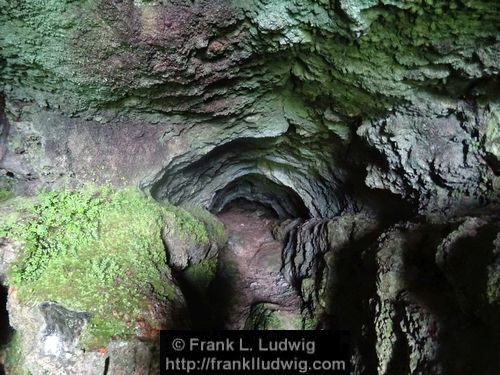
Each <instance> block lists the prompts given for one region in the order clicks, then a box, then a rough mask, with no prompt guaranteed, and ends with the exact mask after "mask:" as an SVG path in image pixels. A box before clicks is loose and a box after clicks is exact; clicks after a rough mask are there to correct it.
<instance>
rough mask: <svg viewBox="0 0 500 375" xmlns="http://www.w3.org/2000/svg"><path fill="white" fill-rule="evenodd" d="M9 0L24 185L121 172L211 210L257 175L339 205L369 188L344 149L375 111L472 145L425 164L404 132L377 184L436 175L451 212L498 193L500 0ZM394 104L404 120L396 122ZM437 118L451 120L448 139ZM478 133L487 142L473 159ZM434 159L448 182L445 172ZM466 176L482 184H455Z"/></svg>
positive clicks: (374, 173) (332, 207)
mask: <svg viewBox="0 0 500 375" xmlns="http://www.w3.org/2000/svg"><path fill="white" fill-rule="evenodd" d="M4 3H5V4H3V6H2V7H1V8H2V11H1V14H0V19H1V20H2V22H1V23H0V24H1V25H2V26H1V29H0V31H1V33H0V35H3V37H2V39H1V40H0V48H1V49H2V60H3V68H2V71H1V75H2V80H3V88H4V94H5V96H6V108H7V118H8V119H9V122H10V123H11V129H12V130H11V133H12V134H13V135H12V136H11V137H9V140H7V147H6V146H5V144H4V143H3V142H2V144H3V146H2V149H5V148H7V149H8V150H9V151H8V155H7V157H6V159H5V161H4V162H3V164H2V171H3V173H4V175H5V176H6V178H7V180H9V179H11V178H12V177H14V178H15V179H16V180H14V181H18V180H21V181H24V182H26V183H25V184H21V185H19V184H14V185H15V188H16V189H21V188H22V186H24V188H25V189H28V190H32V189H34V187H33V185H35V186H37V185H40V184H41V185H48V186H52V185H53V184H54V183H69V182H71V181H76V182H81V181H88V180H96V181H98V182H103V181H106V180H110V181H111V182H113V183H115V184H118V183H120V182H124V183H133V184H140V185H141V186H143V187H144V188H147V189H151V191H152V194H153V195H154V196H155V197H157V198H159V199H170V200H172V201H174V202H175V203H181V202H186V201H190V202H195V203H201V204H203V205H205V206H207V207H209V206H210V205H211V203H212V201H213V200H214V199H215V197H216V196H217V192H218V191H223V189H225V187H226V186H228V185H229V184H231V183H232V182H234V181H238V179H240V178H244V176H248V175H250V174H252V175H253V174H257V175H259V176H261V177H264V178H265V179H268V180H270V181H272V182H274V183H276V184H278V185H279V186H281V187H282V188H288V189H291V190H293V191H295V192H296V193H298V195H299V196H300V197H301V198H302V200H303V203H304V205H305V206H306V207H307V209H308V210H309V212H310V214H311V216H327V217H331V216H333V215H336V214H338V213H340V212H342V211H350V210H352V209H353V208H354V207H355V205H356V203H357V204H360V203H361V202H356V199H355V198H356V197H355V196H354V197H353V196H352V195H356V194H355V193H356V191H355V190H356V189H346V188H345V185H346V184H349V181H350V180H352V176H350V175H352V171H351V169H352V165H351V166H350V163H349V160H345V159H344V157H345V153H346V152H347V150H349V148H348V146H347V145H348V143H349V142H350V140H352V137H353V136H354V135H353V130H354V127H355V124H357V123H358V122H359V120H360V118H363V119H367V120H373V123H372V126H373V127H375V128H377V125H376V124H380V123H383V122H387V121H389V122H391V121H392V122H393V123H399V122H403V123H405V124H407V126H403V127H402V128H407V127H413V128H415V130H414V131H413V133H414V134H415V136H420V135H422V133H425V134H424V138H428V139H429V140H430V141H431V142H433V141H434V140H435V142H436V143H437V145H436V148H439V149H443V147H444V148H446V149H447V150H448V151H447V152H448V153H450V152H457V154H454V157H453V158H451V160H450V161H448V160H439V158H438V159H437V160H435V161H434V162H432V161H430V160H429V161H427V160H422V161H421V162H418V163H423V164H428V165H429V167H426V166H425V165H421V166H420V165H419V166H418V167H417V166H412V167H411V168H410V167H408V166H402V165H400V164H401V163H404V157H405V153H407V151H408V148H407V147H405V146H404V145H405V142H407V141H409V140H411V137H410V138H409V139H408V140H406V141H403V140H400V142H402V143H401V144H400V146H401V147H402V148H403V149H402V150H400V151H392V152H391V153H389V150H387V151H386V152H387V153H388V154H387V155H385V152H383V154H384V155H385V156H386V157H387V158H388V160H387V163H388V164H389V168H390V170H389V171H385V172H386V173H385V174H383V173H382V172H380V171H379V169H378V168H377V167H375V166H373V167H370V174H369V177H368V180H367V182H368V185H369V186H370V187H377V188H380V187H382V188H384V189H389V190H391V191H398V194H400V195H402V196H404V197H406V198H409V199H412V200H413V199H416V198H415V195H416V194H417V193H416V192H415V191H413V190H415V188H414V187H413V186H410V187H408V184H410V185H412V184H413V182H412V181H414V180H415V179H420V180H422V181H419V184H426V186H425V187H424V188H425V189H430V190H433V191H432V195H434V196H436V197H437V198H436V199H434V200H432V199H429V198H425V199H424V198H422V199H423V200H424V202H422V204H421V206H422V210H424V211H425V206H430V205H431V203H430V201H436V200H437V201H439V203H440V204H442V205H444V206H445V207H444V208H443V209H445V208H446V207H448V206H449V204H452V203H453V204H455V205H458V206H460V205H461V204H462V203H464V204H466V205H475V204H477V202H478V201H481V204H483V203H484V202H483V201H482V197H483V196H485V195H486V196H489V195H491V193H492V189H493V187H495V186H496V187H498V179H496V182H495V183H492V182H491V179H492V176H491V171H490V170H487V168H488V167H487V163H486V162H485V161H484V160H482V159H481V158H482V157H483V156H484V155H487V158H489V160H490V165H491V163H493V165H494V163H495V161H494V160H496V159H495V158H496V157H495V154H496V152H497V151H495V150H496V144H497V141H496V139H497V137H496V136H495V135H494V134H496V131H495V130H494V129H495V128H496V126H495V124H496V122H495V121H496V120H495V119H496V115H495V113H496V112H495V111H496V110H495V108H497V106H498V103H496V102H495V100H496V99H495V98H494V96H492V95H491V94H492V93H494V91H495V83H496V82H497V76H498V70H499V65H498V64H499V63H498V61H499V59H498V58H497V57H498V53H499V43H498V40H497V36H498V28H497V26H498V24H499V22H498V21H499V18H500V17H499V13H500V12H499V9H498V7H499V5H498V4H496V3H494V4H491V3H490V2H487V1H482V0H474V1H467V2H465V3H462V2H458V1H453V2H444V1H433V2H423V3H421V2H408V3H401V2H394V1H382V2H374V1H363V2H357V1H347V0H346V1H339V2H337V3H335V4H334V3H330V2H325V1H312V0H302V1H299V0H295V1H272V2H269V1H260V0H254V1H242V2H240V1H230V0H220V1H206V0H204V1H201V0H200V1H195V2H194V3H186V2H183V1H171V2H167V3H164V2H158V1H150V2H149V1H148V2H143V1H140V2H138V1H135V2H134V1H132V0H127V1H122V2H117V3H110V2H108V1H103V0H92V1H89V2H86V3H85V4H83V3H79V2H72V1H65V0H51V1H49V2H46V3H39V2H35V1H27V2H24V3H23V4H22V6H20V5H19V4H18V2H4ZM88 51H92V53H88ZM460 97H465V98H466V99H467V102H468V106H469V107H470V108H468V109H467V110H466V111H464V110H463V109H462V107H464V105H463V102H462V101H460V100H459V98H460ZM435 102H442V103H446V104H443V106H442V107H443V108H439V109H438V115H439V116H441V117H445V118H446V119H447V120H444V119H436V117H438V115H437V114H436V110H429V109H428V108H427V107H428V106H432V105H433V104H432V103H435ZM28 103H31V104H28ZM495 103H496V104H495ZM459 107H460V108H459ZM457 108H459V109H457ZM483 108H491V110H490V112H489V114H488V115H487V117H488V116H489V118H490V122H489V123H490V124H492V123H493V124H494V125H490V126H489V130H488V131H486V133H485V134H486V135H485V138H484V139H479V138H480V136H479V135H478V134H477V133H475V131H477V124H474V123H472V124H471V121H470V119H471V116H470V114H471V113H476V112H478V113H479V112H480V111H482V110H483ZM388 110H391V111H392V113H393V115H392V116H393V117H392V120H381V119H380V118H379V117H380V116H382V118H384V117H385V116H384V113H386V112H387V111H388ZM408 112H410V113H408ZM462 114H465V116H466V119H461V118H459V117H460V116H461V115H462ZM479 117H481V116H479ZM399 119H400V120H401V121H400V120H399ZM491 119H492V120H491ZM5 122H6V121H5V119H4V120H2V123H5ZM423 122H425V123H427V124H429V126H430V128H431V129H434V128H436V127H438V126H440V125H439V124H440V123H442V122H445V123H447V124H449V125H448V126H446V128H447V129H448V130H447V132H444V131H443V132H442V133H440V134H439V136H438V137H437V138H433V136H431V135H430V131H426V130H424V127H423V126H419V125H420V124H421V123H423ZM58 124H63V125H62V126H61V125H60V126H57V125H58ZM73 124H74V125H73ZM412 124H413V125H412ZM459 124H460V125H464V124H465V125H466V126H465V129H457V126H459ZM467 124H468V125H467ZM66 125H67V126H66ZM2 128H4V129H5V128H8V126H6V125H3V126H2ZM492 129H493V130H492ZM399 131H401V130H399ZM364 132H365V133H371V136H370V137H371V138H374V139H371V140H369V142H370V143H371V144H372V145H375V146H376V147H377V145H379V146H382V147H385V145H384V142H385V141H384V137H382V136H381V135H380V134H379V135H377V134H376V133H372V132H369V131H366V130H365V131H364ZM452 133H453V135H456V136H457V138H456V140H455V141H449V142H448V141H447V139H448V138H447V137H448V136H449V135H451V134H452ZM2 134H5V131H2ZM16 134H17V135H16ZM398 134H399V133H398V130H394V136H395V137H397V136H398ZM54 135H57V138H56V137H55V136H54ZM4 138H5V136H3V138H2V139H4ZM379 138H380V139H379ZM16 139H17V141H16ZM461 141H466V142H469V141H475V144H474V146H473V147H472V150H471V151H469V150H467V151H466V152H467V156H466V157H465V160H463V161H462V160H461V158H459V157H458V149H459V148H463V147H461V145H460V142H461ZM118 142H119V144H120V145H121V147H120V148H116V147H115V146H112V145H116V144H118ZM444 143H449V144H447V145H446V146H444ZM16 150H17V152H16ZM463 152H464V151H463V150H462V154H463ZM425 153H426V152H424V151H422V150H420V151H419V154H420V155H421V157H422V158H423V159H426V158H427V156H426V155H424V154H425ZM431 154H432V153H431ZM417 159H418V158H417ZM492 160H493V161H492ZM366 163H367V164H371V162H370V160H367V161H366ZM415 163H417V161H415ZM431 167H432V168H433V170H431V171H430V172H432V173H434V174H435V175H436V176H437V177H436V178H438V179H439V181H437V182H436V181H431V182H428V181H427V180H428V179H429V178H431V177H429V170H428V169H429V168H431ZM405 168H406V171H405V172H403V171H402V170H404V169H405ZM456 168H463V169H464V172H461V171H457V170H456ZM495 168H497V167H495ZM396 169H397V171H395V170H396ZM410 169H411V170H410ZM357 173H358V172H357ZM359 173H362V171H360V172H359ZM394 173H403V174H404V176H403V175H402V176H397V177H396V176H394ZM348 176H349V177H348ZM465 178H467V179H469V180H472V181H469V182H468V183H467V186H466V187H465V188H464V189H462V190H463V191H464V195H465V198H464V197H452V198H450V197H448V195H449V190H450V189H451V190H453V189H454V187H455V185H458V184H460V181H462V180H463V179H465ZM485 179H488V180H489V182H488V181H486V180H485ZM441 180H443V181H441ZM11 182H13V181H11ZM443 184H445V185H446V186H445V187H444V190H443V187H442V186H441V185H443ZM492 184H493V185H492ZM396 185H397V186H396ZM450 186H451V187H450ZM424 188H422V189H421V190H422V191H421V192H420V193H418V194H417V195H419V197H421V196H422V195H425V193H424V191H423V189H424ZM357 189H361V190H362V188H360V187H357ZM402 190H405V191H402ZM417 190H418V189H417ZM442 190H443V191H442ZM266 191H267V190H266ZM353 193H354V194H353ZM458 193H460V191H459V192H458ZM458 193H457V194H458ZM458 195H459V194H458ZM463 200H465V202H462V201H463ZM443 201H445V202H443ZM448 201H450V202H448ZM432 204H433V203H432Z"/></svg>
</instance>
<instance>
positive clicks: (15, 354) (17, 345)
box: [0, 332, 29, 375]
mask: <svg viewBox="0 0 500 375" xmlns="http://www.w3.org/2000/svg"><path fill="white" fill-rule="evenodd" d="M21 353H22V351H21V336H20V334H19V333H17V332H16V333H14V335H13V336H12V338H11V340H10V342H9V343H8V344H7V346H5V347H4V348H2V350H1V352H0V358H1V362H2V363H3V365H4V368H5V372H6V373H7V374H10V375H29V372H28V371H27V370H26V369H25V368H24V360H23V357H22V356H21Z"/></svg>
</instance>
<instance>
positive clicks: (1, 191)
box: [0, 188, 11, 202]
mask: <svg viewBox="0 0 500 375" xmlns="http://www.w3.org/2000/svg"><path fill="white" fill-rule="evenodd" d="M10 196H11V193H10V190H9V189H6V188H0V202H2V201H5V200H7V199H9V198H10Z"/></svg>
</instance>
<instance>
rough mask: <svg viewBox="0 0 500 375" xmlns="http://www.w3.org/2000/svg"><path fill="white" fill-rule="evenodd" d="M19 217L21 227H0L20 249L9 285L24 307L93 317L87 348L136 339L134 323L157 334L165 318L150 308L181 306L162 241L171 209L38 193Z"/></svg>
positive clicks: (92, 192) (101, 194)
mask: <svg viewBox="0 0 500 375" xmlns="http://www.w3.org/2000/svg"><path fill="white" fill-rule="evenodd" d="M22 210H23V211H24V212H23V215H21V216H22V217H23V220H22V221H20V222H16V223H13V222H9V221H2V223H0V232H1V233H3V234H4V235H6V236H8V237H9V238H12V239H14V240H16V241H18V242H20V243H22V245H23V246H22V250H21V254H20V255H19V257H18V259H17V260H16V262H15V263H14V264H13V265H12V266H11V268H10V270H9V271H8V273H7V283H8V284H9V286H11V287H13V288H15V290H16V291H17V297H18V298H19V300H20V301H21V303H39V302H43V301H55V302H57V303H59V304H61V305H63V306H65V307H67V308H69V309H72V310H75V311H84V312H87V313H88V314H90V316H91V320H90V323H89V325H88V327H87V328H86V329H85V330H84V333H83V342H82V345H83V346H84V347H86V348H96V347H100V346H105V345H106V344H107V343H108V342H109V340H111V339H112V338H124V339H125V338H127V337H131V336H134V335H137V334H140V333H141V332H140V326H139V322H140V324H141V325H146V326H148V327H152V328H156V329H158V328H161V324H162V323H161V321H163V320H164V319H166V320H168V319H169V317H165V316H162V317H160V316H155V315H154V314H153V313H152V312H151V311H152V310H153V309H152V308H150V307H152V306H163V307H166V306H167V305H175V304H182V303H183V297H182V295H181V293H180V291H179V289H178V288H177V286H176V285H175V284H174V283H173V281H172V277H171V272H170V269H169V267H168V266H167V264H166V253H165V248H164V244H163V241H162V237H161V232H162V228H163V226H164V223H165V218H166V217H168V216H169V215H172V210H171V209H169V208H168V207H165V206H162V205H160V204H158V203H156V202H155V201H153V200H151V199H148V198H146V197H143V196H142V195H141V194H140V193H139V192H137V191H135V190H133V189H122V190H118V191H114V190H111V189H107V188H100V189H93V188H87V189H81V190H76V191H69V190H66V191H55V192H50V193H42V194H40V195H39V196H38V197H37V199H36V200H35V201H32V202H30V203H29V204H26V205H25V207H23V208H22ZM177 230H178V228H177ZM167 310H168V309H167ZM155 314H158V312H156V313H155Z"/></svg>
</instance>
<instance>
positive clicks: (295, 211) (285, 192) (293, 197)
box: [210, 174, 310, 219]
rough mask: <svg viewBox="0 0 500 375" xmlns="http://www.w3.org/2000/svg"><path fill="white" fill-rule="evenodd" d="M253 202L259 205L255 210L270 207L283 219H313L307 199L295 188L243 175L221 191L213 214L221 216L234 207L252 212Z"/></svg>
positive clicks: (262, 177) (215, 199)
mask: <svg viewBox="0 0 500 375" xmlns="http://www.w3.org/2000/svg"><path fill="white" fill-rule="evenodd" d="M245 201H246V203H245ZM251 202H254V203H255V205H256V207H254V208H257V206H260V208H261V209H263V208H264V207H267V208H268V209H270V210H272V211H273V212H274V215H276V216H277V217H278V218H280V219H287V218H299V217H300V218H304V219H305V218H308V217H309V216H310V213H309V210H308V209H307V207H306V206H305V204H304V202H303V200H302V199H301V197H300V196H299V195H298V194H297V193H296V192H295V191H294V190H293V189H291V188H289V187H287V186H284V185H280V184H277V183H275V182H273V181H271V180H269V179H268V178H266V177H264V176H262V175H258V174H248V175H245V176H242V177H240V178H238V179H236V180H234V181H232V182H230V183H229V184H227V185H226V186H225V187H224V188H223V189H220V190H218V191H217V192H216V193H215V196H214V199H213V200H212V203H211V205H210V211H212V212H213V213H216V214H218V213H223V212H224V211H226V212H227V211H231V208H232V209H233V210H234V209H236V207H238V206H239V207H240V208H243V209H246V210H247V211H248V212H251V211H252V207H251V205H249V203H251ZM257 211H258V210H257ZM268 211H269V210H268ZM259 212H261V213H263V211H259ZM268 214H271V213H270V212H268Z"/></svg>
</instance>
